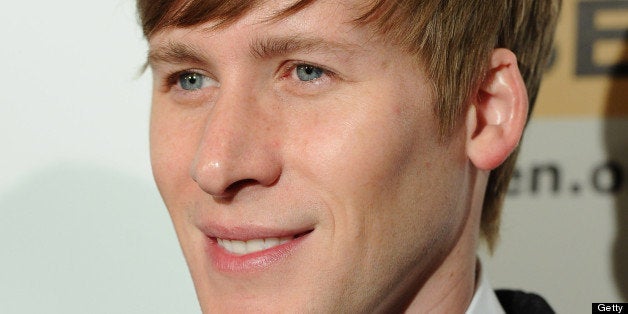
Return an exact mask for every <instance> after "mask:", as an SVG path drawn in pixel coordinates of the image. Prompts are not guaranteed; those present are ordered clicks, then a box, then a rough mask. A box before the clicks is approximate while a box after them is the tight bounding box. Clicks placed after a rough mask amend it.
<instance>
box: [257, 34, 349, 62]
mask: <svg viewBox="0 0 628 314" xmlns="http://www.w3.org/2000/svg"><path fill="white" fill-rule="evenodd" d="M359 48H360V46H359V45H357V44H349V43H342V42H337V41H329V40H325V39H321V38H310V37H303V36H298V35H297V36H289V37H270V38H259V39H257V40H254V41H252V42H251V44H250V45H249V51H250V53H251V55H252V56H253V57H255V58H257V59H269V58H273V57H276V56H282V55H289V54H292V53H298V52H319V51H321V52H325V53H336V54H337V53H354V52H356V51H357V50H358V49H359Z"/></svg>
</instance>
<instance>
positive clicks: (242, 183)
mask: <svg viewBox="0 0 628 314" xmlns="http://www.w3.org/2000/svg"><path fill="white" fill-rule="evenodd" d="M256 184H259V182H257V180H255V179H245V180H239V181H236V182H234V183H232V184H231V185H229V186H228V187H227V188H226V189H225V194H227V195H236V194H238V192H239V191H240V190H242V189H244V188H245V187H247V186H252V185H256Z"/></svg>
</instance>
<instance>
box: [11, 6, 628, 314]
mask: <svg viewBox="0 0 628 314" xmlns="http://www.w3.org/2000/svg"><path fill="white" fill-rule="evenodd" d="M566 1H567V0H566ZM620 1H623V0H620ZM567 2H568V1H567ZM572 2H574V3H575V2H576V0H573V1H572ZM607 2H608V1H607ZM0 39H1V44H0V47H1V49H0V73H2V76H0V128H1V129H0V130H1V132H0V151H1V152H2V155H1V156H2V157H1V158H0V160H1V161H2V166H0V170H1V173H2V175H0V249H1V251H0V252H1V253H0V313H198V312H199V308H198V305H197V303H196V298H195V295H194V291H193V287H192V283H191V280H190V279H189V275H188V273H187V268H186V266H185V262H184V261H183V258H182V256H181V253H180V251H179V248H178V244H177V242H176V238H175V235H174V232H173V230H172V227H171V225H170V221H169V219H168V216H167V212H166V210H165V208H164V206H163V204H162V203H161V200H160V198H159V196H158V193H157V191H156V188H155V186H154V183H153V181H152V177H151V174H150V167H149V158H148V136H147V134H148V112H149V104H150V77H149V75H144V76H139V77H138V71H139V69H140V68H141V66H142V64H143V62H144V57H145V53H146V45H145V42H144V41H143V39H142V36H141V32H140V30H139V27H138V26H137V22H136V18H135V9H134V2H133V1H132V0H114V1H89V2H88V1H79V0H59V1H41V0H40V1H30V2H19V1H13V2H11V4H9V5H6V4H5V5H4V6H3V8H2V10H0ZM570 45H571V44H565V46H564V47H563V48H564V49H563V51H565V50H568V49H571V48H569V47H573V46H570ZM559 52H560V50H559ZM565 59H567V60H565ZM558 60H559V62H569V59H568V58H563V59H561V58H560V54H559V59H558ZM560 60H564V61H560ZM546 89H547V88H546ZM562 92H566V93H569V94H570V93H572V91H571V90H569V89H567V90H566V91H565V90H563V91H562ZM573 92H576V91H573ZM576 97H577V96H576ZM609 134H617V136H609ZM626 134H628V120H626V119H622V118H617V119H615V120H603V119H601V118H600V117H599V116H595V115H586V114H585V115H579V116H577V117H574V116H561V115H560V114H559V115H551V114H543V113H541V114H539V117H538V119H537V120H535V122H533V123H532V124H531V126H530V129H529V132H528V135H527V138H526V141H525V143H524V148H523V152H522V156H521V157H522V159H521V160H520V163H519V169H520V177H519V178H518V179H516V181H515V183H514V185H513V194H512V195H511V196H510V197H509V200H508V202H507V207H506V209H505V213H504V224H503V234H502V240H501V242H500V245H499V247H498V250H497V253H496V254H495V256H494V257H493V258H489V257H484V261H485V264H486V268H487V271H488V272H489V273H490V276H491V280H492V282H493V284H494V286H495V287H514V288H522V289H526V290H531V291H536V292H539V293H540V294H542V295H544V296H545V297H547V298H548V300H549V301H550V303H551V304H552V305H553V306H554V307H555V309H556V310H557V311H558V312H559V313H561V312H562V313H589V311H590V303H591V302H620V301H624V302H626V301H628V300H627V299H626V297H627V294H628V289H627V288H626V286H627V285H628V278H627V276H626V272H628V271H627V270H626V269H627V268H628V261H627V260H626V256H625V255H626V250H625V249H624V247H626V245H627V244H628V236H627V235H626V234H625V233H626V232H625V231H624V229H625V226H624V223H626V220H627V218H626V215H627V214H626V212H627V211H628V208H627V207H628V205H627V204H626V201H625V200H626V199H627V198H626V192H627V188H626V186H627V185H626V182H625V181H626V180H627V179H626V173H624V182H623V185H622V186H621V189H620V191H619V193H618V194H609V193H601V192H599V190H600V189H602V190H604V189H605V188H608V187H610V186H611V185H612V183H613V182H615V181H613V180H614V179H616V178H613V177H612V173H611V172H609V171H608V169H603V170H599V171H597V172H596V167H598V166H600V165H603V164H604V163H605V162H606V161H607V160H609V158H608V157H607V155H608V153H607V151H608V150H609V147H613V149H612V150H613V151H612V152H611V153H612V155H614V156H615V157H617V156H620V157H621V156H628V147H627V145H626V143H628V140H627V138H628V137H627V136H626ZM619 159H622V160H620V163H622V164H621V167H623V168H622V169H623V171H624V172H625V171H626V169H628V168H627V166H628V165H626V164H625V162H626V161H627V160H626V158H625V157H623V158H619ZM552 167H554V168H557V169H558V170H557V171H560V173H559V175H560V186H559V188H557V192H554V190H553V189H554V187H553V185H552V184H553V183H554V182H553V181H552V180H553V177H552V174H551V171H550V172H541V171H540V170H538V169H552ZM535 169H537V170H535ZM548 173H549V174H548ZM535 174H536V176H535ZM535 180H537V181H538V182H537V186H536V188H533V187H532V184H533V182H534V181H535ZM622 291H623V294H622Z"/></svg>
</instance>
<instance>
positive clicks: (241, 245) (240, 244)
mask: <svg viewBox="0 0 628 314" xmlns="http://www.w3.org/2000/svg"><path fill="white" fill-rule="evenodd" d="M310 232H312V230H309V231H306V232H301V233H299V234H295V235H293V236H289V237H279V238H277V237H270V238H261V239H251V240H246V241H244V240H229V239H221V238H215V241H216V242H217V243H218V246H220V247H221V248H223V249H225V251H227V252H229V253H231V254H234V255H247V254H252V253H257V252H262V251H265V250H268V249H272V248H274V247H277V246H280V245H283V244H285V243H288V242H290V241H292V240H295V239H298V238H300V237H302V236H305V235H307V234H308V233H310Z"/></svg>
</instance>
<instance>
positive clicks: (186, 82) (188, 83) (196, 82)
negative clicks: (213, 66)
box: [179, 72, 219, 91]
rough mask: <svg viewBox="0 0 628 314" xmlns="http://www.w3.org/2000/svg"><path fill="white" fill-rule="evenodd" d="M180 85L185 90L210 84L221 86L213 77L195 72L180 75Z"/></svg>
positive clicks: (196, 88)
mask: <svg viewBox="0 0 628 314" xmlns="http://www.w3.org/2000/svg"><path fill="white" fill-rule="evenodd" d="M179 85H180V86H181V88H182V89H184V90H189V91H192V90H198V89H201V88H203V87H207V86H209V85H214V86H219V84H218V83H217V82H216V81H214V80H213V79H211V78H209V77H207V76H205V75H203V74H200V73H195V72H187V73H183V74H181V75H179Z"/></svg>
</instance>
